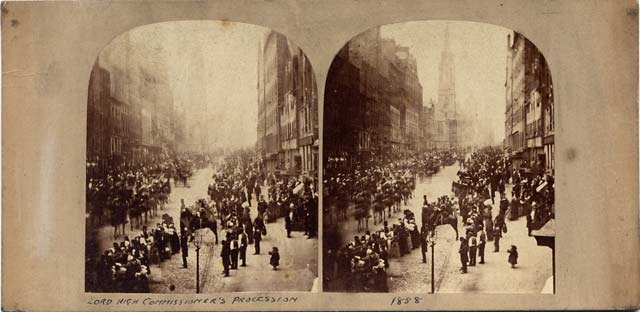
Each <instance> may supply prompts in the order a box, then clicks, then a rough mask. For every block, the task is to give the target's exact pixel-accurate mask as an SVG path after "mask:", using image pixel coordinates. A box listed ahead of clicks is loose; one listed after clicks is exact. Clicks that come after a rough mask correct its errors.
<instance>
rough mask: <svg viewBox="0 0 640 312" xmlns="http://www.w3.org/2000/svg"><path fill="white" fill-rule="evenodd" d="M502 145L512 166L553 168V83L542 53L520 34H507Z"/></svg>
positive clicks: (541, 168) (551, 170)
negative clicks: (510, 157)
mask: <svg viewBox="0 0 640 312" xmlns="http://www.w3.org/2000/svg"><path fill="white" fill-rule="evenodd" d="M507 43H508V45H507V68H506V82H505V86H506V96H505V99H506V109H505V149H506V151H507V152H508V153H510V155H511V156H512V165H513V168H514V169H516V170H517V169H520V168H528V169H531V170H534V171H538V172H541V171H543V170H548V171H550V172H553V170H554V166H555V162H554V157H555V155H554V153H555V149H554V142H553V129H554V120H553V118H554V117H553V115H554V113H553V106H554V100H553V84H552V81H551V73H550V71H549V67H548V65H547V62H546V60H545V58H544V56H543V55H542V54H541V53H540V51H539V50H538V49H537V48H536V46H535V45H534V44H533V43H532V42H531V41H529V40H528V39H527V38H525V37H524V36H523V35H522V34H520V33H518V32H514V33H513V36H512V35H511V34H510V35H509V36H508V37H507Z"/></svg>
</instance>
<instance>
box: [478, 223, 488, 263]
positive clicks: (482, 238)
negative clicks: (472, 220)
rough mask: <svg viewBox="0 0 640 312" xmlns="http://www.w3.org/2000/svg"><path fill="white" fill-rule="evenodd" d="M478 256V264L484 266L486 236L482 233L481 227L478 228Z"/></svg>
mask: <svg viewBox="0 0 640 312" xmlns="http://www.w3.org/2000/svg"><path fill="white" fill-rule="evenodd" d="M478 240H479V241H480V243H479V244H478V256H479V257H480V264H484V246H485V245H486V244H487V234H486V233H485V232H484V228H483V227H482V225H480V226H478Z"/></svg>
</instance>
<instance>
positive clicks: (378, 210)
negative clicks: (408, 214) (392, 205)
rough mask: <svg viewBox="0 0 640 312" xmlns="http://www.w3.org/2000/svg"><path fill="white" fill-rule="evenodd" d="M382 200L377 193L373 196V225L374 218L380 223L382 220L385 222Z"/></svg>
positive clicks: (380, 195)
mask: <svg viewBox="0 0 640 312" xmlns="http://www.w3.org/2000/svg"><path fill="white" fill-rule="evenodd" d="M383 200H384V198H383V196H382V194H380V193H378V194H376V196H375V199H374V203H373V224H374V225H375V224H376V216H378V217H379V220H380V223H382V222H383V221H384V220H386V216H385V213H384V208H385V206H384V202H383Z"/></svg>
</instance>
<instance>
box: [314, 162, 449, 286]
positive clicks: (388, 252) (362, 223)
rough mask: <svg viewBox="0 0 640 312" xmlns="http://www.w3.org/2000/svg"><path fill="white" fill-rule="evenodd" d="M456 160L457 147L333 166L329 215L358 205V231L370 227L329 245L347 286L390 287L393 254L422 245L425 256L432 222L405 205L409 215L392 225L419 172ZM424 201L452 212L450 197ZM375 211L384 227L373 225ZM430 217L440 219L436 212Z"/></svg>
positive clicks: (333, 268) (333, 270)
mask: <svg viewBox="0 0 640 312" xmlns="http://www.w3.org/2000/svg"><path fill="white" fill-rule="evenodd" d="M456 160H458V155H456V153H454V152H451V151H437V152H428V153H419V154H418V153H417V154H414V155H408V156H407V155H405V157H403V158H389V160H388V161H386V162H385V161H383V160H380V161H378V162H375V163H374V162H372V161H369V162H367V163H362V164H356V165H355V166H353V167H351V168H341V169H338V168H333V170H332V171H331V172H330V174H329V175H328V179H326V180H325V181H324V184H323V188H324V189H323V196H324V202H325V215H324V218H325V219H328V220H329V222H333V220H347V219H348V213H347V211H348V209H349V207H350V206H352V207H353V217H354V219H355V220H356V222H357V226H356V227H357V232H361V231H362V230H365V229H366V231H365V234H364V235H362V236H355V237H354V239H353V240H352V241H350V242H349V243H347V244H346V246H326V247H327V248H326V249H327V258H326V259H327V260H326V263H327V264H328V270H327V271H326V272H327V273H328V274H327V275H328V276H332V277H333V276H339V277H341V279H342V280H343V281H344V286H345V288H346V289H345V290H346V291H352V292H387V291H388V286H387V273H386V272H387V269H388V268H389V259H392V258H398V257H402V256H404V255H406V254H409V253H411V251H412V250H414V249H417V248H421V249H422V253H423V258H425V257H426V255H425V253H426V247H427V246H426V240H427V237H428V235H430V234H429V233H430V232H429V231H430V229H431V227H429V226H427V225H426V224H425V225H423V226H422V227H420V226H418V224H417V222H416V218H415V215H414V214H413V212H411V210H404V215H403V218H399V219H398V222H396V223H393V224H390V222H389V220H390V218H391V216H392V214H393V213H396V212H399V211H402V207H403V206H406V205H407V203H408V200H409V199H411V198H413V192H414V189H415V183H416V178H417V176H425V175H431V174H434V173H436V172H438V170H439V168H440V167H441V166H445V165H451V164H453V163H454V162H455V161H456ZM424 204H425V205H428V207H430V208H432V210H433V211H437V213H438V214H439V213H440V211H452V207H451V205H450V202H449V201H448V198H447V200H444V199H442V198H440V199H439V200H438V201H437V202H434V203H428V202H427V201H426V197H425V201H424ZM371 216H373V223H374V225H375V224H381V225H382V228H381V229H380V230H377V231H375V232H370V231H369V230H368V226H369V222H368V221H369V218H370V217H371ZM428 218H429V220H431V219H433V220H435V218H434V217H433V215H429V216H428ZM388 219H389V220H388ZM424 222H425V216H423V223H424ZM425 261H426V258H425Z"/></svg>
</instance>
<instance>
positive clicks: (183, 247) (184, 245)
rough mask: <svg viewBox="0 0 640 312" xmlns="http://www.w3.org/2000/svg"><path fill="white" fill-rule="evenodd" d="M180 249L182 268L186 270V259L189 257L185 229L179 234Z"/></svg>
mask: <svg viewBox="0 0 640 312" xmlns="http://www.w3.org/2000/svg"><path fill="white" fill-rule="evenodd" d="M180 234H181V235H180V249H181V250H182V267H183V268H185V269H186V268H187V257H189V243H188V242H189V238H188V236H187V229H186V228H184V229H182V232H180Z"/></svg>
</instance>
